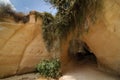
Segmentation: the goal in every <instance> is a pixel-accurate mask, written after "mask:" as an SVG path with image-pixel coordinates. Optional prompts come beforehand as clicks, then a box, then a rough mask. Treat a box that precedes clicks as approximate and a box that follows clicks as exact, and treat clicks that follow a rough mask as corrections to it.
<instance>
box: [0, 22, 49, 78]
mask: <svg viewBox="0 0 120 80" xmlns="http://www.w3.org/2000/svg"><path fill="white" fill-rule="evenodd" d="M39 21H40V22H37V23H32V22H29V23H26V24H15V23H14V24H12V23H6V22H5V23H0V78H1V77H6V76H10V75H14V74H21V73H26V72H31V71H34V70H35V66H36V64H38V63H39V61H40V60H42V59H47V58H50V56H49V53H48V52H47V50H46V47H45V44H44V41H43V38H42V31H41V25H42V21H41V20H39Z"/></svg>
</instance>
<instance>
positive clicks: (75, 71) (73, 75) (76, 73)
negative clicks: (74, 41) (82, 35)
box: [60, 60, 120, 80]
mask: <svg viewBox="0 0 120 80" xmlns="http://www.w3.org/2000/svg"><path fill="white" fill-rule="evenodd" d="M60 80H120V77H119V76H115V75H111V74H108V73H105V72H103V71H100V70H99V69H98V68H97V64H96V63H95V62H91V61H89V60H85V61H82V62H78V63H75V62H70V63H69V64H68V65H67V66H66V68H65V73H64V75H63V76H62V77H61V78H60Z"/></svg>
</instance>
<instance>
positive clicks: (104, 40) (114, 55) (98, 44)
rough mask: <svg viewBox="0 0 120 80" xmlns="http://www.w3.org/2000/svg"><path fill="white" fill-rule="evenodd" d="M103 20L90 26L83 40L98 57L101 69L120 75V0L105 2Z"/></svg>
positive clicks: (107, 0) (105, 0) (106, 0)
mask: <svg viewBox="0 0 120 80" xmlns="http://www.w3.org/2000/svg"><path fill="white" fill-rule="evenodd" d="M103 2H104V6H103V12H102V14H101V15H100V16H101V18H99V19H98V21H96V23H95V24H93V25H90V26H89V31H88V33H84V36H83V40H84V41H85V42H86V43H87V45H88V46H89V48H90V49H91V50H92V51H93V53H94V54H95V56H96V57H97V60H98V64H99V65H100V68H101V69H103V70H104V71H107V72H111V73H114V74H119V75H120V10H119V9H120V0H103Z"/></svg>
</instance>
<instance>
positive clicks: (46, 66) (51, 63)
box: [37, 58, 61, 78]
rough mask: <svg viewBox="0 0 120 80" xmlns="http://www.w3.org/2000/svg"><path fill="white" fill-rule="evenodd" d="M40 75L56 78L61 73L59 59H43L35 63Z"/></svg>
mask: <svg viewBox="0 0 120 80" xmlns="http://www.w3.org/2000/svg"><path fill="white" fill-rule="evenodd" d="M37 71H38V72H39V73H40V75H41V76H44V77H51V78H58V77H59V76H60V75H61V72H60V61H59V59H56V58H55V59H51V60H43V61H41V62H40V63H39V64H38V65H37Z"/></svg>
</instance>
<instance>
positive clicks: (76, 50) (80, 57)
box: [68, 40, 97, 64]
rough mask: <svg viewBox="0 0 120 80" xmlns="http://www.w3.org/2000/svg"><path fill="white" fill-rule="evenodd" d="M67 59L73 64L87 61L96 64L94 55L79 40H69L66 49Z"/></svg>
mask: <svg viewBox="0 0 120 80" xmlns="http://www.w3.org/2000/svg"><path fill="white" fill-rule="evenodd" d="M68 57H69V59H70V60H72V61H74V62H80V61H87V62H94V63H96V64H97V59H96V56H95V55H94V53H93V52H92V51H91V50H90V49H89V47H88V46H87V44H86V43H85V42H82V41H80V40H71V41H70V43H69V48H68Z"/></svg>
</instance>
